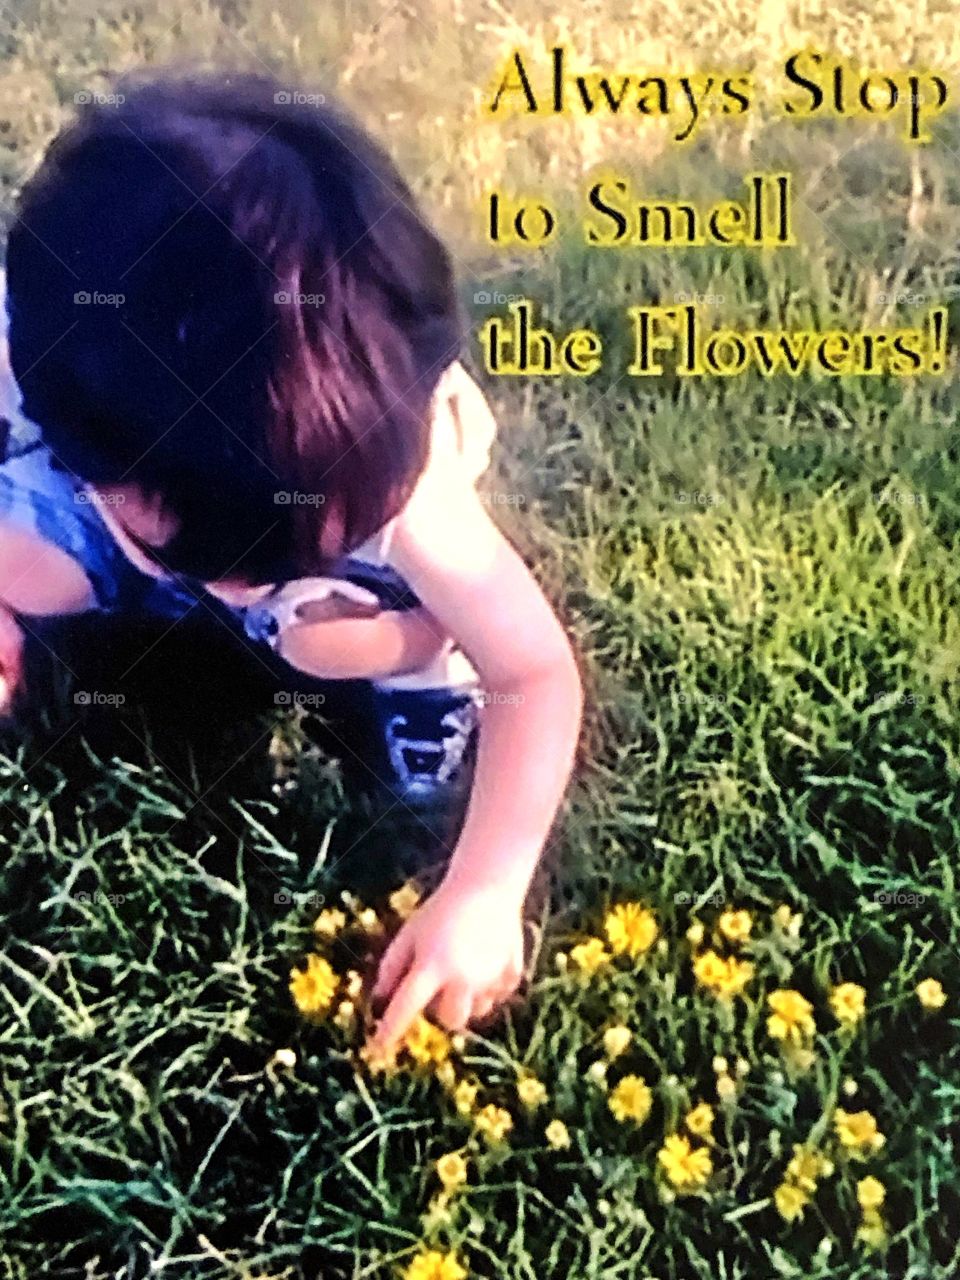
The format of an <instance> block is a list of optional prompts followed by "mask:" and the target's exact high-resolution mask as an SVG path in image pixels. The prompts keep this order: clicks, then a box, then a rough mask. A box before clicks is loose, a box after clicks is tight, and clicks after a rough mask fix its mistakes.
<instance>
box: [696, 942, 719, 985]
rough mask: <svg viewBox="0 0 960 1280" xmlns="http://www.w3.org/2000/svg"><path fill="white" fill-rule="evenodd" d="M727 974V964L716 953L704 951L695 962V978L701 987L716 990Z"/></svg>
mask: <svg viewBox="0 0 960 1280" xmlns="http://www.w3.org/2000/svg"><path fill="white" fill-rule="evenodd" d="M726 973H727V962H726V960H724V958H723V957H722V956H718V955H717V953H716V951H704V953H703V955H701V956H697V958H696V960H694V962H693V976H694V977H695V978H696V980H697V981H698V982H699V983H700V985H701V986H704V987H710V988H711V989H713V988H716V987H717V985H718V984H719V983H720V982H722V981H723V980H724V978H725V977H726Z"/></svg>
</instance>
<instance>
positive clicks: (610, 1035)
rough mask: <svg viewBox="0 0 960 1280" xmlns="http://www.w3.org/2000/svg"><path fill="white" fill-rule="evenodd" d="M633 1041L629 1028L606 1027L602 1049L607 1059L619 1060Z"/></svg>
mask: <svg viewBox="0 0 960 1280" xmlns="http://www.w3.org/2000/svg"><path fill="white" fill-rule="evenodd" d="M632 1039H633V1032H632V1031H631V1030H630V1028H629V1027H625V1026H623V1025H621V1024H618V1025H617V1026H615V1027H607V1029H606V1031H605V1032H604V1033H603V1048H604V1051H605V1053H606V1055H607V1057H608V1058H619V1057H620V1055H621V1053H624V1052H625V1051H626V1049H627V1047H628V1045H629V1044H630V1041H631V1040H632Z"/></svg>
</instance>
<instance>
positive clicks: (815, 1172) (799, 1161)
mask: <svg viewBox="0 0 960 1280" xmlns="http://www.w3.org/2000/svg"><path fill="white" fill-rule="evenodd" d="M831 1173H833V1162H832V1161H831V1160H829V1159H828V1158H827V1157H826V1156H824V1155H821V1154H820V1152H819V1151H811V1149H810V1148H809V1147H802V1146H794V1148H793V1157H792V1159H791V1161H790V1163H789V1164H788V1165H787V1174H786V1176H787V1179H788V1180H789V1181H791V1182H795V1183H796V1184H797V1186H798V1187H800V1189H801V1190H802V1191H807V1192H810V1193H811V1194H812V1193H813V1192H814V1191H816V1189H817V1179H818V1178H828V1177H829V1176H830V1174H831Z"/></svg>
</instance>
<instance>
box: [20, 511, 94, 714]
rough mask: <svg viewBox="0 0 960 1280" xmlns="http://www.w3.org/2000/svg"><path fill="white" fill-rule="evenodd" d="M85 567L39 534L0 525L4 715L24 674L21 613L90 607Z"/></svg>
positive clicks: (76, 610) (90, 591)
mask: <svg viewBox="0 0 960 1280" xmlns="http://www.w3.org/2000/svg"><path fill="white" fill-rule="evenodd" d="M93 603H94V596H93V588H92V587H91V585H90V580H89V578H88V577H87V575H86V573H84V571H83V569H82V567H81V566H80V565H79V564H78V563H77V561H76V560H74V559H73V558H72V557H71V556H69V555H68V554H67V553H66V552H65V551H62V550H61V549H60V548H59V547H56V546H54V545H53V543H50V542H46V541H44V539H42V538H40V537H39V536H38V535H37V534H35V533H31V532H28V531H27V530H25V529H21V528H18V527H17V526H16V525H13V524H8V523H5V522H3V521H0V716H2V715H9V714H10V711H11V710H12V707H13V703H14V699H15V697H16V694H17V691H18V687H19V685H20V681H21V679H22V675H23V669H22V657H23V629H22V627H21V626H20V624H19V622H18V621H17V615H23V616H34V617H44V616H49V615H51V614H62V613H80V612H82V611H83V610H85V609H89V608H91V607H92V605H93Z"/></svg>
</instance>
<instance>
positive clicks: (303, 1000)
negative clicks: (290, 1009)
mask: <svg viewBox="0 0 960 1280" xmlns="http://www.w3.org/2000/svg"><path fill="white" fill-rule="evenodd" d="M338 982H339V978H338V977H337V975H336V973H335V972H334V970H333V966H332V965H331V964H330V962H329V961H328V960H325V959H324V958H323V956H318V955H309V956H307V967H306V969H291V970H290V994H291V995H292V996H293V1001H294V1004H295V1005H296V1006H297V1008H298V1009H299V1010H300V1012H301V1013H302V1014H305V1015H307V1016H308V1017H317V1016H318V1015H320V1014H324V1013H326V1012H327V1010H328V1009H329V1008H330V1005H331V1004H332V1003H333V998H334V996H335V995H336V994H337V983H338Z"/></svg>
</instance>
